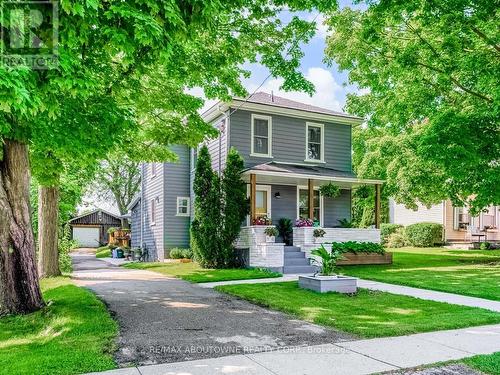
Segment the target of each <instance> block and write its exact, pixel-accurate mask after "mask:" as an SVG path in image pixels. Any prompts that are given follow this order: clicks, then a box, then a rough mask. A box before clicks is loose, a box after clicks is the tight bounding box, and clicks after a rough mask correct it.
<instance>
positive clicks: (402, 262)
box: [338, 248, 500, 301]
mask: <svg viewBox="0 0 500 375" xmlns="http://www.w3.org/2000/svg"><path fill="white" fill-rule="evenodd" d="M390 251H392V252H393V262H394V263H393V264H392V265H372V266H344V267H339V268H338V272H339V273H343V274H346V275H352V276H356V277H360V278H363V279H371V280H377V281H383V282H388V283H392V284H401V285H408V286H413V287H417V288H424V289H433V290H439V291H443V292H450V293H457V294H463V295H468V296H473V297H480V298H486V299H491V300H495V301H500V250H488V251H471V250H448V249H444V248H402V249H393V250H390Z"/></svg>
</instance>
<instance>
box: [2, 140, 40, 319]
mask: <svg viewBox="0 0 500 375" xmlns="http://www.w3.org/2000/svg"><path fill="white" fill-rule="evenodd" d="M2 146H3V147H2V148H3V150H2V151H3V158H2V159H1V160H0V315H4V314H25V313H30V312H33V311H36V310H38V309H40V308H41V307H43V305H44V303H43V299H42V294H41V291H40V284H39V282H38V273H37V269H36V261H35V241H34V238H33V228H32V227H31V217H30V201H29V186H30V172H29V170H30V169H29V159H28V146H27V145H26V144H22V143H19V142H17V141H13V140H4V144H3V145H2Z"/></svg>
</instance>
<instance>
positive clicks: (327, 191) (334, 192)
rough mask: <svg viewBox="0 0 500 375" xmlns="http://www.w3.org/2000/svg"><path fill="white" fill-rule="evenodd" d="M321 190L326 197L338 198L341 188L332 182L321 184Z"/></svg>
mask: <svg viewBox="0 0 500 375" xmlns="http://www.w3.org/2000/svg"><path fill="white" fill-rule="evenodd" d="M319 192H320V194H321V195H322V196H324V197H328V198H337V197H338V196H339V195H340V188H339V187H338V186H337V185H335V184H332V183H331V182H330V183H329V184H327V185H321V186H320V187H319Z"/></svg>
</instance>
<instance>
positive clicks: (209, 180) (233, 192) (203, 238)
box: [191, 146, 249, 268]
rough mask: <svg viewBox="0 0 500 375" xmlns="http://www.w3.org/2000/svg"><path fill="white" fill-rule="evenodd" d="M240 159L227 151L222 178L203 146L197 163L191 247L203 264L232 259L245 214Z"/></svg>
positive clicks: (246, 206) (227, 263)
mask: <svg viewBox="0 0 500 375" xmlns="http://www.w3.org/2000/svg"><path fill="white" fill-rule="evenodd" d="M243 166H244V164H243V159H242V158H241V156H240V155H239V154H238V152H237V151H236V150H235V149H231V150H230V151H229V153H228V157H227V162H226V167H225V169H224V173H223V175H222V178H220V177H219V175H218V174H217V173H215V172H214V171H213V170H212V162H211V159H210V154H209V152H208V148H207V147H206V146H203V147H202V148H201V149H200V152H199V155H198V161H197V163H196V172H195V173H196V174H195V179H194V184H193V190H194V193H195V195H196V198H195V202H194V220H193V222H192V224H191V248H192V249H193V252H194V254H195V258H196V260H197V261H198V262H199V263H200V265H201V266H202V267H205V268H227V267H231V266H232V265H233V261H234V259H235V254H234V241H235V240H236V239H237V238H238V235H239V232H240V228H241V223H242V222H243V220H244V219H245V217H246V215H247V214H248V209H249V203H248V199H247V197H246V184H245V182H243V180H242V179H241V171H242V170H243Z"/></svg>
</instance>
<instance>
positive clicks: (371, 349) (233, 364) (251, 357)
mask: <svg viewBox="0 0 500 375" xmlns="http://www.w3.org/2000/svg"><path fill="white" fill-rule="evenodd" d="M496 351H500V324H497V325H492V326H482V327H474V328H465V329H457V330H450V331H438V332H429V333H420V334H415V335H409V336H401V337H388V338H380V339H370V340H358V341H347V342H341V343H336V344H324V345H315V346H307V347H295V348H290V347H288V348H286V350H285V349H282V350H274V351H269V352H263V353H255V354H245V355H234V356H229V357H222V358H214V359H205V360H199V361H191V362H180V363H170V364H163V365H155V366H142V367H133V368H128V369H120V370H113V371H107V372H104V373H101V374H106V375H112V374H113V375H159V374H163V375H216V374H217V375H222V374H231V375H256V374H258V375H337V374H339V375H351V374H352V375H362V374H372V373H378V372H383V371H395V370H400V369H402V368H410V367H416V366H420V365H427V364H432V363H436V362H442V361H450V360H458V359H461V358H465V357H470V356H474V355H477V354H490V353H494V352H496Z"/></svg>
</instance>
